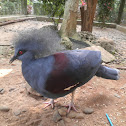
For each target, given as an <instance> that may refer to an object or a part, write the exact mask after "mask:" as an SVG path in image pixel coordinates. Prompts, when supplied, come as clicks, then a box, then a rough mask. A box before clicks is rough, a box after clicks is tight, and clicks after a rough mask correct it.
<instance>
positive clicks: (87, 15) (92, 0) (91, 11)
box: [80, 0, 97, 32]
mask: <svg viewBox="0 0 126 126" xmlns="http://www.w3.org/2000/svg"><path fill="white" fill-rule="evenodd" d="M96 4H97V0H87V9H84V6H82V7H81V8H80V10H81V31H89V32H92V27H93V20H94V15H95V10H96Z"/></svg>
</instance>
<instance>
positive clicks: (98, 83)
mask: <svg viewBox="0 0 126 126" xmlns="http://www.w3.org/2000/svg"><path fill="white" fill-rule="evenodd" d="M48 24H50V23H44V22H37V21H25V22H20V23H15V24H10V25H6V26H2V27H0V45H4V46H5V45H10V43H12V38H13V36H15V35H16V34H18V32H19V31H21V30H24V29H34V28H37V29H38V28H40V27H42V26H43V25H48ZM79 29H80V27H79V26H78V30H79ZM93 34H94V35H96V36H97V37H101V36H102V37H107V38H111V39H113V40H114V42H115V44H116V48H117V50H118V55H117V61H118V60H120V62H113V63H109V64H107V65H109V66H111V67H115V68H117V67H126V62H125V60H126V35H125V34H124V33H122V32H119V31H117V30H115V29H110V28H104V29H100V28H97V27H94V28H93ZM10 51H11V50H10ZM11 56H12V55H11V54H10V53H9V51H8V53H6V55H0V126H64V125H66V126H110V124H109V122H108V120H107V118H106V115H105V114H106V113H107V114H108V115H109V117H110V119H111V121H112V123H113V125H114V126H126V70H120V79H119V80H118V81H115V80H106V79H102V78H98V77H94V78H93V79H92V80H90V81H89V82H88V83H87V84H85V85H83V86H82V87H80V88H78V89H77V90H76V95H75V101H74V102H75V106H76V108H77V110H78V111H79V113H81V114H82V116H83V117H81V119H78V118H70V117H69V116H68V115H66V116H63V117H62V121H58V122H57V123H55V122H54V118H53V115H54V112H56V110H58V109H61V108H63V106H64V105H67V104H68V103H69V101H70V95H68V96H65V97H63V98H58V99H57V100H56V101H57V102H56V103H55V108H54V109H51V107H48V108H45V109H44V106H45V104H44V103H43V102H45V101H48V100H49V99H47V100H46V99H44V98H42V97H33V96H31V95H28V94H27V91H26V88H25V87H26V82H25V80H24V78H23V76H22V73H21V62H19V61H15V62H14V63H13V64H11V65H10V64H9V60H10V57H11ZM3 106H4V107H6V109H5V110H3V109H1V108H2V107H3ZM86 107H89V108H92V109H93V110H94V112H93V113H92V114H84V113H83V110H84V109H85V108H86ZM72 112H73V111H71V113H72Z"/></svg>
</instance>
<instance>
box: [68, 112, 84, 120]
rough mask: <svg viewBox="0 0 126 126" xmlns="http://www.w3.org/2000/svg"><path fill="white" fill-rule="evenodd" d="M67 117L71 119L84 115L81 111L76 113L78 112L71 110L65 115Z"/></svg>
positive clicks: (80, 117)
mask: <svg viewBox="0 0 126 126" xmlns="http://www.w3.org/2000/svg"><path fill="white" fill-rule="evenodd" d="M67 117H68V118H70V119H72V118H76V119H83V118H84V115H83V113H78V112H73V111H71V112H70V113H69V114H68V115H67Z"/></svg>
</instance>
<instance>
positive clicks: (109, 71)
mask: <svg viewBox="0 0 126 126" xmlns="http://www.w3.org/2000/svg"><path fill="white" fill-rule="evenodd" d="M119 73H120V72H119V70H118V69H113V68H109V67H106V66H102V65H101V66H100V67H99V69H98V71H97V72H96V74H95V75H96V76H98V77H102V78H105V79H111V80H118V79H119Z"/></svg>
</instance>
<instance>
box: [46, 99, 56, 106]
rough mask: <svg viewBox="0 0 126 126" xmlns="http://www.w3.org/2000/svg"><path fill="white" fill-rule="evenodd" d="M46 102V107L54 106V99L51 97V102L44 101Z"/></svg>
mask: <svg viewBox="0 0 126 126" xmlns="http://www.w3.org/2000/svg"><path fill="white" fill-rule="evenodd" d="M44 103H45V104H47V105H46V106H45V107H44V108H46V107H48V106H50V105H51V107H52V108H54V103H55V102H54V99H51V100H50V101H49V102H44Z"/></svg>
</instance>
